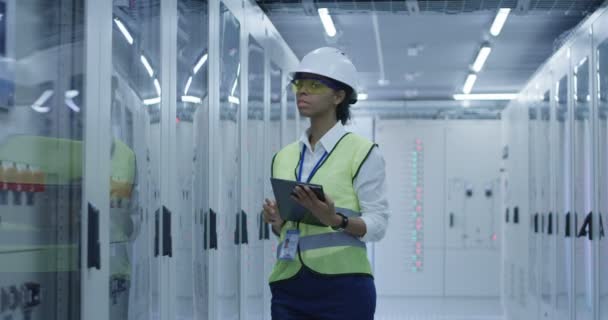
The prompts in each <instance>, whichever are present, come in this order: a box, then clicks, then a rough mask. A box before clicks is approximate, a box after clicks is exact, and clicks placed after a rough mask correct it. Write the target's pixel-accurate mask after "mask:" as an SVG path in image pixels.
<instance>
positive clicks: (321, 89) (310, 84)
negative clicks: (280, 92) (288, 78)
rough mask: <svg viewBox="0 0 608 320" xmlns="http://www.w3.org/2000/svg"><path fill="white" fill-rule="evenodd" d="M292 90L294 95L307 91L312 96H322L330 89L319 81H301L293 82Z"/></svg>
mask: <svg viewBox="0 0 608 320" xmlns="http://www.w3.org/2000/svg"><path fill="white" fill-rule="evenodd" d="M291 89H292V90H293V92H294V93H297V92H298V91H300V90H306V92H308V93H310V94H321V93H325V92H327V90H328V89H329V87H327V86H326V85H324V84H323V83H321V82H320V81H318V80H313V79H300V80H294V81H293V82H292V85H291Z"/></svg>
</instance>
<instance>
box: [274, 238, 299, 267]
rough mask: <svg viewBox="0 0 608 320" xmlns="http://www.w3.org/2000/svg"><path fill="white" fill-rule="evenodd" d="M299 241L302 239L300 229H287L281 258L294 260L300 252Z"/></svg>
mask: <svg viewBox="0 0 608 320" xmlns="http://www.w3.org/2000/svg"><path fill="white" fill-rule="evenodd" d="M298 241H300V230H287V234H286V235H285V241H283V243H282V244H281V254H280V255H279V260H288V261H292V260H294V259H295V258H296V254H297V252H298Z"/></svg>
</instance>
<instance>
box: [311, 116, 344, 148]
mask: <svg viewBox="0 0 608 320" xmlns="http://www.w3.org/2000/svg"><path fill="white" fill-rule="evenodd" d="M309 133H310V128H308V129H306V130H305V131H304V132H303V133H302V135H301V136H300V146H302V144H303V145H305V146H306V148H307V149H308V150H311V151H312V148H311V146H310V141H309V140H308V137H309ZM344 134H346V129H345V128H344V125H342V123H341V122H340V121H338V122H336V125H334V126H333V128H331V129H330V130H329V131H327V133H325V135H324V136H323V137H322V138H321V140H319V142H317V145H316V146H317V147H319V146H320V147H322V148H323V149H324V150H325V151H327V152H331V150H333V149H334V147H335V146H336V144H338V141H340V139H341V138H342V136H344Z"/></svg>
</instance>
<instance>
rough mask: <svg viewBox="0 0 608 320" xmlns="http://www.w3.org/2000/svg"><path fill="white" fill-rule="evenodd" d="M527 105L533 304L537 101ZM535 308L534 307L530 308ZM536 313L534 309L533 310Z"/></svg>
mask: <svg viewBox="0 0 608 320" xmlns="http://www.w3.org/2000/svg"><path fill="white" fill-rule="evenodd" d="M527 106H528V120H529V122H528V126H529V134H528V137H529V140H528V156H529V162H528V183H529V191H530V192H529V193H528V201H529V205H530V217H529V219H530V227H529V228H528V279H529V283H528V291H529V293H530V297H534V301H531V303H533V304H534V305H535V306H536V305H537V302H538V294H539V292H538V290H539V289H538V282H539V281H538V259H539V254H538V245H539V241H540V230H539V229H538V228H539V226H538V223H539V219H540V217H539V215H540V214H541V213H540V212H539V208H538V203H537V183H536V176H537V171H538V164H537V156H538V154H537V152H536V151H537V149H536V148H537V146H538V144H537V143H536V139H537V138H538V137H537V132H536V131H537V127H538V121H537V120H538V103H536V101H533V100H532V101H527ZM532 309H533V310H536V308H532ZM535 313H536V311H535Z"/></svg>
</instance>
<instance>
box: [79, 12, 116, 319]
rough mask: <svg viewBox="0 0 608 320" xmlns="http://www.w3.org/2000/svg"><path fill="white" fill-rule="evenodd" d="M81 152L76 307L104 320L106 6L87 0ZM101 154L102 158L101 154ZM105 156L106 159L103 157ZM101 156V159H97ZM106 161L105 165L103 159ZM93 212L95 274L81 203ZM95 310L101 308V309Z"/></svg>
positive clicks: (108, 14)
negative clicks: (90, 266) (96, 238)
mask: <svg viewBox="0 0 608 320" xmlns="http://www.w3.org/2000/svg"><path fill="white" fill-rule="evenodd" d="M85 10H86V17H85V24H86V28H85V51H84V52H85V57H86V60H85V61H86V66H85V68H86V69H85V70H86V75H85V77H86V81H85V86H86V87H85V91H86V95H85V105H86V110H85V138H84V140H85V147H84V159H85V161H84V170H85V172H84V177H85V179H84V192H83V195H84V196H83V201H82V204H83V207H82V231H81V236H82V240H81V243H82V257H83V259H81V268H82V283H81V288H82V307H81V318H83V319H85V318H86V319H91V320H106V319H108V318H109V309H108V308H107V307H105V306H108V305H109V287H108V279H109V240H110V239H109V232H103V231H105V230H107V229H108V226H109V210H110V208H109V202H108V199H110V194H109V190H110V183H109V181H108V179H107V177H109V176H110V163H109V161H103V159H104V157H102V156H101V155H103V154H106V155H108V156H109V150H110V143H111V140H110V137H109V136H108V135H107V134H105V133H107V132H110V114H109V113H110V108H107V106H109V105H110V104H111V101H110V100H111V94H110V91H111V83H110V79H111V65H112V61H111V59H112V45H111V44H112V32H108V31H109V30H112V19H111V18H112V3H111V2H108V1H95V0H88V1H86V3H85ZM104 151H105V152H104ZM106 152H107V153H106ZM100 153H101V154H100ZM106 159H109V157H108V158H106ZM89 202H91V203H93V204H94V205H95V206H96V207H97V208H99V210H100V212H101V214H100V217H99V218H100V230H99V234H100V243H101V269H100V270H95V269H88V268H87V265H86V263H85V262H86V261H87V259H86V257H87V252H86V248H87V235H88V234H87V224H88V215H87V203H89ZM99 306H102V307H101V308H100V307H99Z"/></svg>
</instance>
